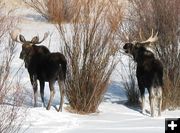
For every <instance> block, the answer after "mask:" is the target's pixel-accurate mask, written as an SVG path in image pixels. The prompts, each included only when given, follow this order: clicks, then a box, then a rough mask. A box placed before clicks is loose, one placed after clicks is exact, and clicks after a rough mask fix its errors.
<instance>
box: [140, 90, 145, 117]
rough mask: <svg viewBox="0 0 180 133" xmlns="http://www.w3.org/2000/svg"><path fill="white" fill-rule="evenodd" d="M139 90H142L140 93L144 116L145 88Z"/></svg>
mask: <svg viewBox="0 0 180 133" xmlns="http://www.w3.org/2000/svg"><path fill="white" fill-rule="evenodd" d="M139 90H140V93H141V102H142V103H141V111H142V114H145V107H144V104H145V94H144V93H145V88H143V87H139Z"/></svg>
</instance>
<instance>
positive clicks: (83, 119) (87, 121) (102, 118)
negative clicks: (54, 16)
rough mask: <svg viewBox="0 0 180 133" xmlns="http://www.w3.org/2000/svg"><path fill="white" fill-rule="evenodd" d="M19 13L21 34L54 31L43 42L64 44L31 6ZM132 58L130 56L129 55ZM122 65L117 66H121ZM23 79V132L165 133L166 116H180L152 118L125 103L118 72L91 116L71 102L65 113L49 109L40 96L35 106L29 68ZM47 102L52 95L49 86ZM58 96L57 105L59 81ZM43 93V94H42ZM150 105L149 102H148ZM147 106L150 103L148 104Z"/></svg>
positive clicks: (177, 114) (179, 112)
mask: <svg viewBox="0 0 180 133" xmlns="http://www.w3.org/2000/svg"><path fill="white" fill-rule="evenodd" d="M16 16H19V17H20V18H21V20H20V23H19V24H18V25H17V28H19V29H21V34H23V35H24V36H25V38H26V39H27V40H30V39H31V38H32V37H33V36H35V35H39V36H40V38H42V37H43V34H44V33H45V32H50V35H51V39H50V37H48V39H47V40H45V41H44V42H43V45H46V46H47V47H49V48H50V50H51V51H59V46H57V45H56V44H57V43H58V44H59V43H60V42H59V39H58V33H57V31H56V28H55V27H54V26H53V25H52V24H48V23H47V22H46V21H45V20H44V19H43V18H41V17H40V16H39V15H38V14H37V13H35V12H33V11H32V10H30V9H25V8H24V9H17V12H16ZM20 51H21V45H18V46H17V52H16V58H15V60H14V62H13V65H14V68H15V69H18V68H19V67H20V66H21V65H22V63H23V61H22V60H20V59H19V53H20ZM125 58H128V57H125ZM121 67H122V66H121V64H118V66H117V68H116V69H121ZM21 71H22V72H23V76H22V82H23V83H24V85H25V87H26V90H24V92H25V94H24V95H25V96H26V101H25V105H24V107H23V108H22V109H27V108H28V110H27V114H26V115H27V117H26V119H25V120H24V122H23V126H22V129H21V133H23V132H24V131H25V133H61V132H62V133H77V132H78V133H84V132H85V133H133V132H137V133H164V131H165V118H174V117H180V110H177V111H164V112H163V113H162V116H161V117H156V118H151V117H150V115H149V114H146V115H143V114H141V113H140V110H139V108H138V107H134V108H132V107H128V106H126V105H125V104H124V101H125V100H126V95H125V92H124V89H123V87H122V84H121V83H122V82H123V81H122V80H121V79H120V76H119V75H118V73H117V71H115V72H114V73H113V75H112V78H111V81H112V82H111V84H110V85H109V89H108V91H107V93H106V94H105V98H104V101H103V102H102V103H101V105H100V107H99V112H97V113H94V114H89V115H79V114H73V113H70V112H68V111H67V110H66V107H67V102H66V104H65V105H64V108H63V112H62V113H61V112H56V110H55V109H54V107H51V109H50V110H49V111H47V110H46V109H45V108H43V107H41V99H40V97H39V98H38V106H39V107H37V108H34V107H33V99H32V98H33V90H32V87H31V85H30V81H29V76H28V73H27V70H26V69H25V68H24V65H23V66H22V69H21ZM45 87H46V88H45V97H46V98H45V99H46V103H47V100H48V98H49V88H48V85H47V84H46V86H45ZM55 88H56V95H55V99H54V101H53V106H55V105H58V104H59V92H58V87H57V84H56V86H55ZM39 96H40V95H39ZM146 105H147V104H146ZM147 108H149V107H148V105H147Z"/></svg>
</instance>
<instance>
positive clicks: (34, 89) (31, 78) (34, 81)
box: [30, 75, 37, 107]
mask: <svg viewBox="0 0 180 133" xmlns="http://www.w3.org/2000/svg"><path fill="white" fill-rule="evenodd" d="M30 80H31V84H32V87H33V91H34V107H37V78H36V76H34V75H33V76H30Z"/></svg>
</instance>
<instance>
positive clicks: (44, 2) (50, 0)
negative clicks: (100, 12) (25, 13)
mask: <svg viewBox="0 0 180 133" xmlns="http://www.w3.org/2000/svg"><path fill="white" fill-rule="evenodd" d="M77 1H78V0H30V1H29V0H24V2H25V3H27V4H28V5H29V6H31V7H32V8H33V9H35V10H36V11H37V12H38V13H40V14H41V15H42V16H43V17H44V18H45V19H47V20H48V21H49V22H53V23H59V22H61V23H62V22H71V20H72V19H73V17H74V16H75V14H76V10H77V7H78V5H77V3H78V2H77Z"/></svg>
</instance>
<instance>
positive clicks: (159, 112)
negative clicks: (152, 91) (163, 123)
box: [158, 87, 162, 116]
mask: <svg viewBox="0 0 180 133" xmlns="http://www.w3.org/2000/svg"><path fill="white" fill-rule="evenodd" d="M161 107H162V88H161V87H160V88H158V116H161Z"/></svg>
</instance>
